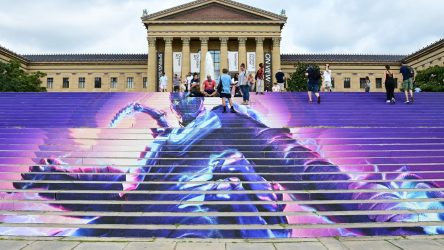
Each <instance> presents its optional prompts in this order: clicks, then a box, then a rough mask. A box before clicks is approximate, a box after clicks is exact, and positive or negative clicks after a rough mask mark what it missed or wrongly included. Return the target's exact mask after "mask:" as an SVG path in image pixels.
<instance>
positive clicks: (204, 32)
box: [0, 0, 444, 92]
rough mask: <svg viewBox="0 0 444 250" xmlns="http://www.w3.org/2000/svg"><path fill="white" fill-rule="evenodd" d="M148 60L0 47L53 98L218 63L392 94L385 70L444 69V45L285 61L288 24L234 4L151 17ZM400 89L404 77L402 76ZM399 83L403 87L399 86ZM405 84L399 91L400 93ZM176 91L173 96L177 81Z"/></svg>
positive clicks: (136, 88) (154, 81)
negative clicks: (307, 74) (315, 70)
mask: <svg viewBox="0 0 444 250" xmlns="http://www.w3.org/2000/svg"><path fill="white" fill-rule="evenodd" d="M141 19H142V23H143V24H144V26H145V28H146V30H147V52H148V53H147V54H55V55H54V54H53V55H43V54H41V55H20V54H17V53H14V52H13V51H11V50H9V49H7V48H4V47H0V60H1V61H10V60H12V59H15V60H18V61H19V62H20V63H21V64H22V67H23V68H24V69H25V70H26V71H28V72H35V71H42V72H44V73H46V74H47V75H46V77H44V79H42V82H43V85H44V87H47V89H48V91H50V92H142V91H146V92H154V91H158V79H159V76H160V74H161V72H165V74H166V75H167V77H168V79H172V78H173V75H174V74H177V75H179V76H181V77H182V79H184V78H185V76H186V75H187V74H188V73H189V72H196V73H199V74H200V78H201V79H205V74H206V73H205V70H204V65H205V63H206V62H207V61H208V60H207V58H206V57H207V56H211V59H212V60H211V61H212V63H213V68H214V71H215V72H214V76H215V77H217V76H218V75H219V74H220V72H221V70H222V69H223V68H227V69H229V71H230V72H236V71H238V69H239V66H240V64H241V63H245V64H246V65H247V69H248V71H250V72H252V73H254V72H255V71H256V69H257V67H258V65H259V64H260V63H263V64H264V65H265V72H266V79H265V80H266V83H269V84H270V83H272V82H273V81H274V75H275V73H276V72H277V71H278V70H279V69H282V70H283V71H284V73H285V74H287V75H289V74H291V73H293V72H294V71H295V65H296V64H297V63H298V62H303V63H310V64H318V65H320V66H321V67H323V65H324V64H326V63H329V64H330V65H331V69H332V70H333V80H334V88H335V91H339V92H356V91H362V89H363V88H364V86H365V84H364V79H365V77H366V76H368V77H370V80H371V82H372V90H373V91H385V89H384V87H383V82H382V81H383V77H384V66H385V65H390V66H391V67H392V68H393V71H394V72H399V67H400V66H401V61H402V60H405V61H407V63H408V64H409V65H411V66H412V67H413V68H414V69H415V70H422V69H426V68H428V67H431V66H435V65H440V66H442V65H443V63H444V39H442V40H439V41H437V42H435V43H433V44H431V45H430V46H427V47H425V48H423V49H421V50H419V51H417V52H415V53H412V54H410V55H351V54H349V55H344V54H281V50H280V46H281V35H282V29H284V28H285V24H286V22H287V17H286V15H285V12H284V11H282V12H281V13H279V14H276V13H272V12H269V11H266V10H262V9H258V8H255V7H252V6H248V5H245V4H242V3H238V2H236V1H231V0H197V1H193V2H190V3H187V4H183V5H180V6H177V7H174V8H170V9H167V10H163V11H160V12H157V13H153V14H148V13H147V12H146V11H144V14H143V16H142V18H141ZM395 77H396V80H397V81H398V82H400V80H401V76H400V75H399V74H397V75H395ZM398 79H399V80H398ZM400 85H401V84H398V86H399V87H400ZM168 87H169V89H170V90H172V84H171V80H170V83H169V86H168Z"/></svg>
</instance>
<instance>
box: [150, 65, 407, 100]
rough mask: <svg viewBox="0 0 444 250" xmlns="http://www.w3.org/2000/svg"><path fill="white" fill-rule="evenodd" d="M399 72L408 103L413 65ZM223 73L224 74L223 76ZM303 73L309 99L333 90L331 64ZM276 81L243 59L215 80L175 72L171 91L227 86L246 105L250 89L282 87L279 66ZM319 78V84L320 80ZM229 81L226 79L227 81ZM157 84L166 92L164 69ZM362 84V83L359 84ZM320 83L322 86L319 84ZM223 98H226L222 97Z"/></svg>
mask: <svg viewBox="0 0 444 250" xmlns="http://www.w3.org/2000/svg"><path fill="white" fill-rule="evenodd" d="M385 68H386V71H385V74H384V83H385V89H386V93H387V100H386V102H387V103H392V104H395V103H396V99H395V95H394V92H395V88H396V81H395V78H394V74H393V72H392V71H391V70H390V65H386V66H385ZM400 73H401V74H402V77H403V84H402V87H403V90H404V92H405V97H406V101H405V103H406V104H411V103H413V101H414V97H413V83H414V77H415V71H414V70H413V68H412V67H410V66H408V65H407V64H406V63H405V62H402V66H401V69H400ZM222 76H223V77H224V78H222ZM305 76H306V77H307V89H308V100H309V102H310V103H312V102H313V97H312V96H313V93H314V94H315V96H316V98H317V103H318V104H320V103H321V96H320V92H321V91H327V92H332V91H333V82H332V79H333V78H332V71H331V69H330V65H329V64H326V65H325V70H324V71H323V73H322V74H321V72H320V69H319V68H318V67H314V66H312V65H309V66H308V68H307V70H306V73H305ZM222 79H226V82H228V79H230V86H229V87H227V89H229V91H228V90H227V89H224V88H222V87H221V86H222ZM275 79H276V82H275V83H274V84H273V87H270V86H265V71H264V65H263V64H262V63H261V64H259V69H258V70H257V72H256V74H253V73H251V72H247V70H246V67H245V64H244V63H242V64H241V66H240V71H239V72H237V73H234V74H232V75H231V74H230V73H229V72H228V70H227V69H223V74H222V75H221V76H220V77H219V79H218V81H216V80H214V79H212V76H211V75H208V76H207V79H206V80H205V81H203V82H201V80H200V79H199V74H198V73H194V74H192V73H189V74H188V75H187V77H186V79H184V80H181V78H180V76H178V75H177V74H175V75H174V78H173V91H174V92H190V97H216V96H219V97H221V96H222V95H221V91H222V90H224V91H225V90H226V91H227V92H229V94H230V98H228V93H224V96H225V97H227V99H230V103H231V98H232V97H243V102H242V104H243V105H249V103H250V91H251V90H254V89H255V90H256V95H259V94H262V95H263V94H264V92H265V91H267V92H281V91H284V90H285V82H286V77H285V74H284V73H283V72H282V70H279V71H278V72H277V73H276V75H275ZM321 82H322V84H321ZM227 84H228V83H227ZM363 85H364V86H363V88H364V89H365V92H370V86H371V82H370V78H369V77H368V76H367V77H366V78H365V82H363ZM159 86H160V91H161V92H167V86H168V78H167V77H166V75H165V73H163V74H162V76H161V77H160V80H159ZM361 86H362V85H361ZM320 87H321V88H320ZM222 99H225V98H222Z"/></svg>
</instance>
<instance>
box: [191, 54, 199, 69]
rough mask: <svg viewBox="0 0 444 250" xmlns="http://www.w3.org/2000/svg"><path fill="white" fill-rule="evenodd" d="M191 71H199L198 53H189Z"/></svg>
mask: <svg viewBox="0 0 444 250" xmlns="http://www.w3.org/2000/svg"><path fill="white" fill-rule="evenodd" d="M190 59H191V73H200V53H191V54H190Z"/></svg>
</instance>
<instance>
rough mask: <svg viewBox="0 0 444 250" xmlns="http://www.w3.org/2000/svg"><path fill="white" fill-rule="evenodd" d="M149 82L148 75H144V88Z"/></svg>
mask: <svg viewBox="0 0 444 250" xmlns="http://www.w3.org/2000/svg"><path fill="white" fill-rule="evenodd" d="M147 84H148V77H144V78H143V84H142V87H143V88H144V89H146V88H147V87H148V86H147Z"/></svg>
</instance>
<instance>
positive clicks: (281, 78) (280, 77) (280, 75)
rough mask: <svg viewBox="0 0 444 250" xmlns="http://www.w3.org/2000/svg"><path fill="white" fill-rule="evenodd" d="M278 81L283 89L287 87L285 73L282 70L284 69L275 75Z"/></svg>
mask: <svg viewBox="0 0 444 250" xmlns="http://www.w3.org/2000/svg"><path fill="white" fill-rule="evenodd" d="M275 77H276V82H277V84H278V85H279V86H280V89H281V91H283V90H284V88H285V74H284V72H282V70H278V72H277V73H276V75H275Z"/></svg>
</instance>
